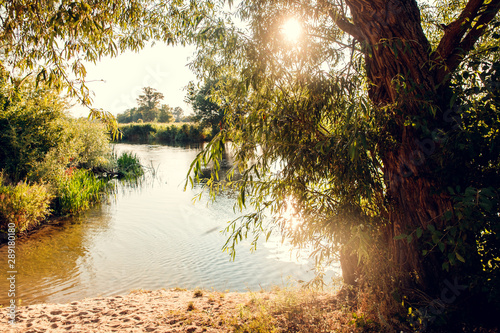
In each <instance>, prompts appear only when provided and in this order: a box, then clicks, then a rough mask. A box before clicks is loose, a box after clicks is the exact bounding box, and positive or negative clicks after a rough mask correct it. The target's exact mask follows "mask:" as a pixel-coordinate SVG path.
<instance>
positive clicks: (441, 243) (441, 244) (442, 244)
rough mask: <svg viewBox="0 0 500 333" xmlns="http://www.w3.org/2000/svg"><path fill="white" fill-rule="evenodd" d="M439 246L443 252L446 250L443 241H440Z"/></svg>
mask: <svg viewBox="0 0 500 333" xmlns="http://www.w3.org/2000/svg"><path fill="white" fill-rule="evenodd" d="M438 246H439V249H440V250H441V252H444V248H445V245H444V243H443V242H439V243H438Z"/></svg>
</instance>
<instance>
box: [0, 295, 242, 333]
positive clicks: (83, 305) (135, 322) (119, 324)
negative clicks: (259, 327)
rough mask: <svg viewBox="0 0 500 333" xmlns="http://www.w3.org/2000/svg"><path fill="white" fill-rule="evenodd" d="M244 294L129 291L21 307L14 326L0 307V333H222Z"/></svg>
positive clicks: (238, 307)
mask: <svg viewBox="0 0 500 333" xmlns="http://www.w3.org/2000/svg"><path fill="white" fill-rule="evenodd" d="M249 299H250V294H248V293H220V292H210V291H198V292H196V291H192V290H191V291H187V290H180V289H171V290H157V291H135V292H132V293H131V294H129V295H124V296H114V297H105V298H104V297H103V298H92V299H85V300H82V301H78V302H71V303H67V304H37V305H28V306H22V307H20V308H18V309H17V312H16V324H14V325H12V324H9V322H8V321H9V318H8V310H9V309H8V308H3V309H0V332H189V333H195V332H228V331H231V330H232V329H231V328H230V325H229V323H230V322H231V321H232V322H233V323H234V320H237V319H235V318H237V313H238V311H239V309H240V308H241V306H243V305H244V304H245V303H247V302H248V300H249Z"/></svg>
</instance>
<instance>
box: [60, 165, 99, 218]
mask: <svg viewBox="0 0 500 333" xmlns="http://www.w3.org/2000/svg"><path fill="white" fill-rule="evenodd" d="M108 186H109V185H108V184H107V182H106V181H105V180H102V179H98V178H96V176H95V175H94V174H93V173H92V172H90V171H88V170H83V169H72V168H70V169H68V171H67V172H66V175H65V176H63V177H61V178H60V179H59V182H58V184H57V189H56V198H55V201H54V214H56V215H75V214H78V213H80V212H82V211H84V210H87V209H89V208H90V207H91V206H92V205H93V204H95V203H97V202H99V201H100V199H101V196H102V195H103V194H104V192H105V190H106V188H107V187H108Z"/></svg>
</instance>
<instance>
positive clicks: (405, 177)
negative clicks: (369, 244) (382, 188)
mask: <svg viewBox="0 0 500 333" xmlns="http://www.w3.org/2000/svg"><path fill="white" fill-rule="evenodd" d="M346 3H347V5H348V6H349V8H350V10H351V14H352V21H353V24H354V25H355V26H356V28H357V30H358V31H359V32H360V33H361V36H362V40H361V42H362V44H363V45H364V50H365V62H366V72H367V76H368V80H369V83H370V87H369V97H370V99H371V100H372V102H373V103H374V104H375V105H376V106H377V107H379V108H380V109H381V110H386V111H385V112H390V113H391V114H390V119H391V120H390V123H389V124H388V125H389V126H388V131H389V134H390V137H391V140H390V141H391V142H392V144H390V145H387V146H385V147H381V149H380V155H381V158H382V161H383V165H384V168H383V172H384V176H385V181H386V185H387V192H386V196H387V199H388V202H389V204H390V208H391V210H390V211H389V217H388V218H389V223H388V225H387V227H386V229H385V232H384V233H385V238H386V240H387V242H388V244H389V252H390V253H391V255H392V258H390V259H391V260H392V262H393V263H394V264H395V266H396V267H399V269H401V270H402V271H403V272H404V273H406V279H404V281H402V282H403V285H404V286H405V287H415V286H418V287H419V288H420V289H424V290H426V291H431V289H432V288H434V286H436V279H441V280H442V270H441V267H440V264H439V263H438V262H436V261H434V262H433V260H432V258H431V257H430V258H428V259H426V262H424V261H423V258H422V256H421V250H420V249H419V248H418V247H417V245H416V241H415V240H413V241H412V242H410V243H408V242H407V240H406V239H403V240H394V237H395V236H397V235H400V234H403V233H408V232H411V231H414V230H416V228H418V227H420V228H422V229H426V228H427V226H428V225H429V224H430V223H433V224H437V225H439V223H441V222H440V221H441V219H440V217H441V216H442V215H443V213H444V212H446V211H448V210H451V209H452V202H451V200H450V198H448V197H447V196H446V195H444V194H440V191H439V189H440V188H441V187H442V184H439V181H438V180H436V179H434V177H433V173H432V171H433V170H432V166H431V165H430V164H429V163H427V162H426V161H425V157H426V155H425V154H424V152H422V149H421V147H420V145H419V143H420V142H421V141H422V140H423V138H422V137H421V136H420V133H418V132H417V130H415V129H414V128H413V127H412V126H408V125H406V122H405V121H406V120H407V119H408V118H409V117H412V116H421V117H427V118H429V121H430V122H429V123H430V124H434V125H435V126H440V125H442V124H440V121H439V115H438V117H436V118H434V116H431V114H432V113H431V112H430V110H429V109H426V107H425V105H428V103H424V102H423V101H427V102H429V101H430V102H431V103H433V104H434V105H435V106H436V107H437V108H440V107H441V106H442V105H445V103H446V97H444V98H443V96H442V91H443V90H440V91H439V92H438V91H437V88H436V87H437V83H438V82H436V81H435V73H434V71H433V69H432V68H431V61H430V60H431V59H430V54H431V47H430V44H429V42H428V40H427V38H426V37H425V35H424V32H423V30H422V27H421V23H420V22H421V21H420V11H419V9H418V6H417V3H416V2H415V1H413V0H411V1H403V0H389V1H387V0H375V1H367V0H346ZM440 109H441V110H442V109H443V108H440ZM438 114H439V112H438ZM431 118H433V119H431ZM437 149H439V147H438V144H436V150H437ZM434 153H437V151H436V152H434ZM434 193H435V194H434ZM438 265H439V267H437V266H438ZM438 281H439V280H438Z"/></svg>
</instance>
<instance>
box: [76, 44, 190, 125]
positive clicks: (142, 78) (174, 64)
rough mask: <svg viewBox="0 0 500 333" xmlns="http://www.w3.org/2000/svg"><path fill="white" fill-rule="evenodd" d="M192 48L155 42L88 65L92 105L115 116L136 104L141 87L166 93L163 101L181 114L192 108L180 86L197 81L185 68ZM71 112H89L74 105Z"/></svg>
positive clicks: (79, 115)
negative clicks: (185, 100)
mask: <svg viewBox="0 0 500 333" xmlns="http://www.w3.org/2000/svg"><path fill="white" fill-rule="evenodd" d="M194 51H195V47H194V46H187V47H182V46H166V45H162V44H157V45H155V46H153V47H145V48H144V49H142V50H140V51H139V52H138V53H135V52H130V51H129V52H125V53H123V54H121V55H119V56H118V57H115V58H104V59H102V60H101V61H100V62H98V63H97V64H95V65H94V64H92V63H89V64H87V65H86V69H87V81H88V87H89V88H90V89H91V90H92V91H93V92H94V96H93V101H94V102H93V104H92V106H93V107H94V108H97V109H103V110H105V111H109V112H111V113H112V114H113V115H115V116H116V115H117V114H118V113H123V112H124V111H125V110H127V109H130V108H133V107H135V106H137V101H136V99H137V97H138V96H139V95H140V94H141V92H142V88H144V87H152V88H155V89H156V90H157V91H159V92H161V93H162V94H163V95H164V96H165V98H164V99H163V100H162V104H168V105H170V106H171V107H176V106H180V107H181V108H182V109H183V110H184V114H189V113H190V112H191V108H190V106H189V105H188V104H186V103H185V102H184V96H185V94H186V91H184V90H183V89H184V87H185V86H186V85H187V84H188V83H189V81H196V77H195V75H194V74H193V73H192V72H191V71H190V70H189V68H188V67H187V64H188V62H189V58H190V57H192V56H193V53H194ZM101 80H102V81H101ZM71 114H72V115H73V116H75V117H81V116H88V114H89V111H88V109H87V108H85V107H83V106H81V105H79V104H75V105H74V106H73V107H72V109H71Z"/></svg>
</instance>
